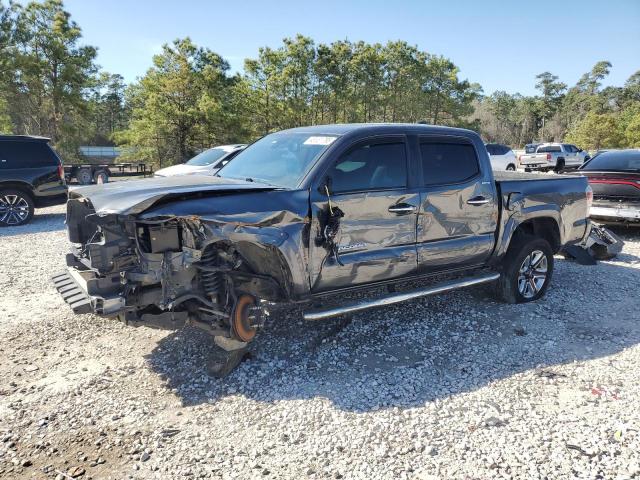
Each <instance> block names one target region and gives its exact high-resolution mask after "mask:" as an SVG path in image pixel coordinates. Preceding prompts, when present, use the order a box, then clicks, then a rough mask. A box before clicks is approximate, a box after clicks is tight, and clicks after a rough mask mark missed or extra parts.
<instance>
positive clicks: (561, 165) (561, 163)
mask: <svg viewBox="0 0 640 480" xmlns="http://www.w3.org/2000/svg"><path fill="white" fill-rule="evenodd" d="M563 170H564V159H563V158H559V159H558V161H557V162H556V168H554V169H553V171H554V172H556V173H560V172H562V171H563Z"/></svg>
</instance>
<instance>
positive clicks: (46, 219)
mask: <svg viewBox="0 0 640 480" xmlns="http://www.w3.org/2000/svg"><path fill="white" fill-rule="evenodd" d="M64 218H65V214H64V213H38V212H37V211H36V214H35V215H34V216H33V219H32V220H31V222H29V223H28V224H26V225H21V226H19V227H4V228H0V237H14V236H16V235H24V234H30V233H44V232H57V231H58V230H63V229H64V228H65V227H64Z"/></svg>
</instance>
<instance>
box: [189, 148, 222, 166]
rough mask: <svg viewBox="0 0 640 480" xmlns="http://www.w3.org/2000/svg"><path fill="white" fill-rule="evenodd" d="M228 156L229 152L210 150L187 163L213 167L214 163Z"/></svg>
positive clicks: (219, 149) (216, 149)
mask: <svg viewBox="0 0 640 480" xmlns="http://www.w3.org/2000/svg"><path fill="white" fill-rule="evenodd" d="M226 154H227V152H226V151H225V150H223V149H222V148H210V149H209V150H205V151H204V152H202V153H199V154H198V155H196V156H195V157H193V158H192V159H191V160H189V161H188V162H187V165H197V166H200V167H202V166H204V165H211V164H212V163H213V162H215V161H217V160H219V159H221V158H222V157H224V156H225V155H226Z"/></svg>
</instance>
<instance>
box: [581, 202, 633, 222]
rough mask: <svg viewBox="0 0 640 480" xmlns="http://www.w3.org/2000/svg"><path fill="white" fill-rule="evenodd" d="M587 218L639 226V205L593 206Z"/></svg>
mask: <svg viewBox="0 0 640 480" xmlns="http://www.w3.org/2000/svg"><path fill="white" fill-rule="evenodd" d="M589 216H590V217H591V218H592V219H594V220H597V221H600V222H607V223H638V224H640V205H616V206H613V205H612V206H603V205H593V206H592V207H591V210H590V212H589Z"/></svg>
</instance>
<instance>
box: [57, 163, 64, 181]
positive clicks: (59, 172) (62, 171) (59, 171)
mask: <svg viewBox="0 0 640 480" xmlns="http://www.w3.org/2000/svg"><path fill="white" fill-rule="evenodd" d="M58 177H60V180H62V181H64V167H63V166H62V164H61V163H59V164H58Z"/></svg>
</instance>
